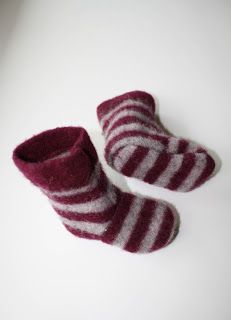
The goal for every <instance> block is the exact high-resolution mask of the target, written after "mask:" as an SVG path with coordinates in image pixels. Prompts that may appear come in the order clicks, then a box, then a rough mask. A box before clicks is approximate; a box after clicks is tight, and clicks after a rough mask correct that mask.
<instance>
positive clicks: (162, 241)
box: [150, 207, 174, 251]
mask: <svg viewBox="0 0 231 320" xmlns="http://www.w3.org/2000/svg"><path fill="white" fill-rule="evenodd" d="M173 225H174V215H173V213H172V211H171V210H170V208H168V207H167V208H166V211H165V215H164V220H163V221H162V224H161V226H160V229H159V232H158V235H157V237H156V240H155V243H154V244H153V246H152V248H151V250H150V251H154V250H158V249H160V248H162V247H164V246H165V245H166V244H167V242H168V239H169V237H170V235H171V232H172V228H173Z"/></svg>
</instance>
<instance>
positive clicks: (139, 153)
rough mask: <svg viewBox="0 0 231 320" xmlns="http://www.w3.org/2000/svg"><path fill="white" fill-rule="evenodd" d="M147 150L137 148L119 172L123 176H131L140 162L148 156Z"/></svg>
mask: <svg viewBox="0 0 231 320" xmlns="http://www.w3.org/2000/svg"><path fill="white" fill-rule="evenodd" d="M148 151H149V149H148V148H144V147H137V148H136V149H135V151H134V152H133V154H131V156H130V158H129V159H128V161H127V162H126V163H125V164H124V166H123V168H122V169H121V172H122V173H123V174H124V175H125V176H131V175H132V174H133V172H134V171H135V170H136V168H137V167H138V166H139V164H140V162H141V161H142V160H143V159H144V158H145V156H146V155H147V154H148Z"/></svg>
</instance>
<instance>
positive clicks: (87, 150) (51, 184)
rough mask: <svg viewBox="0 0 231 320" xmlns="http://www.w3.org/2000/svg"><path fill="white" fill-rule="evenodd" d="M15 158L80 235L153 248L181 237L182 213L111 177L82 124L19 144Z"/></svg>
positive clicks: (124, 245)
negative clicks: (137, 193)
mask: <svg viewBox="0 0 231 320" xmlns="http://www.w3.org/2000/svg"><path fill="white" fill-rule="evenodd" d="M13 160H14V162H15V164H16V166H17V167H18V169H19V170H20V171H21V172H22V173H23V174H24V175H25V177H26V178H27V179H29V180H30V181H31V182H32V183H33V184H34V185H36V186H37V187H39V188H40V189H41V190H42V192H43V193H44V194H45V195H46V196H47V197H48V198H49V200H50V203H51V205H52V207H53V208H54V210H55V211H56V212H57V214H58V215H59V217H60V219H61V221H62V223H63V224H64V226H65V227H66V229H67V230H69V231H70V232H71V233H73V234H74V235H76V236H78V237H82V238H87V239H96V240H101V241H103V242H105V243H108V244H113V245H116V246H119V247H120V248H122V249H124V250H127V251H130V252H151V251H154V250H157V249H160V248H161V247H164V246H166V245H167V244H168V243H170V242H171V241H172V240H173V238H174V236H175V235H176V232H177V229H178V217H177V214H176V212H175V211H173V210H172V209H171V208H170V207H169V206H168V205H166V204H165V203H164V202H161V201H157V200H150V199H145V198H141V197H136V196H134V195H131V194H128V193H124V192H122V191H120V190H119V189H118V188H117V187H115V186H114V185H113V184H112V183H111V182H110V181H109V180H108V179H107V177H106V175H105V174H104V172H103V170H102V167H101V165H100V163H99V160H98V156H97V153H96V151H95V148H94V146H93V144H92V143H91V141H90V138H89V136H88V134H87V132H86V131H85V130H84V129H83V128H79V127H64V128H56V129H53V130H48V131H45V132H42V133H40V134H38V135H36V136H34V137H32V138H31V139H29V140H27V141H25V142H23V143H22V144H20V145H19V146H18V147H17V148H16V149H15V150H14V153H13Z"/></svg>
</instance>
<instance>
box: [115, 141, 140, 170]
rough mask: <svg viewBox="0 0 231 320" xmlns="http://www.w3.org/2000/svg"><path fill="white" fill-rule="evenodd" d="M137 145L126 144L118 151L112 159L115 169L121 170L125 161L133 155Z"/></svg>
mask: <svg viewBox="0 0 231 320" xmlns="http://www.w3.org/2000/svg"><path fill="white" fill-rule="evenodd" d="M137 148H138V147H137V146H132V145H131V146H127V147H125V148H123V149H121V150H120V151H119V153H118V154H117V156H116V157H115V160H114V167H115V169H116V170H121V169H122V168H123V166H124V164H125V163H127V161H128V160H129V159H130V157H131V156H132V155H133V153H134V151H135V150H136V149H137Z"/></svg>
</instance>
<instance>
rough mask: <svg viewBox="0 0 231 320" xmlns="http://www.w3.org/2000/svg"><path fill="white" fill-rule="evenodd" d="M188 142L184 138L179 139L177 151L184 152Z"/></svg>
mask: <svg viewBox="0 0 231 320" xmlns="http://www.w3.org/2000/svg"><path fill="white" fill-rule="evenodd" d="M188 145H189V143H188V141H187V140H185V139H180V140H179V143H178V150H177V153H184V152H185V150H186V149H187V147H188Z"/></svg>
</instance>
